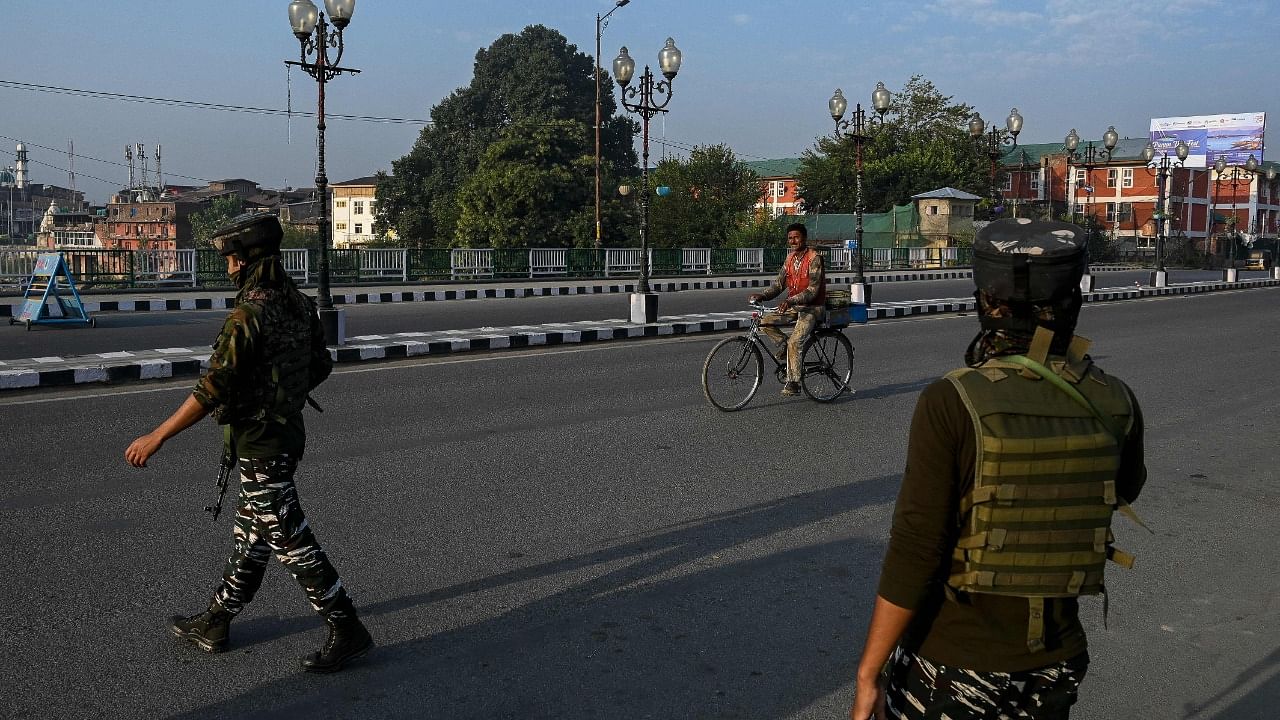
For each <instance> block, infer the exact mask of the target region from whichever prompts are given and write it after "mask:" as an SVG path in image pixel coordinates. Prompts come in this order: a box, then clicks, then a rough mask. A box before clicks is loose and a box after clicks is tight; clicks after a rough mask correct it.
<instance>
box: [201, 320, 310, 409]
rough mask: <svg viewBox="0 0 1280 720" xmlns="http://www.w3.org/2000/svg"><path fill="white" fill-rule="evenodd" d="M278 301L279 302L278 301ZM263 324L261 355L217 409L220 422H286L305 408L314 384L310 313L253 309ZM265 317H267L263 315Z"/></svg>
mask: <svg viewBox="0 0 1280 720" xmlns="http://www.w3.org/2000/svg"><path fill="white" fill-rule="evenodd" d="M277 302H279V301H277ZM251 312H255V314H257V315H258V320H259V324H260V325H267V326H269V327H264V328H263V332H262V335H261V337H260V341H261V343H262V346H261V349H260V353H261V355H260V358H258V361H257V362H254V363H253V365H252V367H251V368H250V369H249V371H248V373H247V374H246V375H245V376H244V381H243V383H242V384H240V385H237V387H236V388H235V392H234V393H233V395H232V398H231V401H230V402H229V403H228V404H227V405H226V406H223V407H220V408H218V411H217V413H216V414H215V416H214V417H215V419H216V420H217V421H218V422H219V423H221V424H227V423H240V422H252V421H268V422H277V423H283V422H285V421H287V420H288V418H290V417H291V416H293V415H294V414H296V413H299V412H301V411H302V408H303V407H304V406H305V405H306V403H307V392H308V391H309V390H310V385H311V372H310V370H311V344H310V341H311V335H310V324H309V322H310V316H307V315H302V316H300V317H292V315H296V314H297V313H288V312H287V311H285V310H284V309H282V308H279V307H271V308H269V309H266V310H257V311H251ZM264 316H266V317H264Z"/></svg>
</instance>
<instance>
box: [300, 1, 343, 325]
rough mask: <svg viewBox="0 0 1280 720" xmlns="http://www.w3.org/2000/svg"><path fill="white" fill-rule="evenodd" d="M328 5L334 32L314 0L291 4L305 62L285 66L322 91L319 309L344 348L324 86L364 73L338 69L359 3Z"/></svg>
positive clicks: (319, 122) (318, 181) (318, 184)
mask: <svg viewBox="0 0 1280 720" xmlns="http://www.w3.org/2000/svg"><path fill="white" fill-rule="evenodd" d="M324 6H325V9H327V10H328V11H329V19H330V20H332V21H333V27H334V28H335V30H336V32H330V30H329V23H328V22H326V20H325V16H324V13H322V12H320V11H319V10H317V9H316V6H315V3H313V2H311V0H293V2H291V3H289V24H290V25H291V26H292V27H293V34H294V36H295V37H297V38H298V43H299V45H301V48H302V56H301V58H302V59H301V60H300V61H298V60H286V61H285V64H286V65H297V66H298V67H300V68H302V69H303V70H305V71H306V73H307V74H308V75H310V76H311V77H313V78H315V80H316V83H317V84H318V85H319V88H320V90H319V101H318V104H317V111H316V132H317V139H318V141H317V143H316V151H317V161H316V193H317V194H318V195H319V197H320V212H319V214H318V216H317V217H316V232H317V233H318V235H319V240H320V287H319V290H318V292H317V303H316V304H317V305H318V306H319V311H320V322H321V324H322V325H323V326H324V334H325V339H326V340H327V341H328V342H329V344H331V345H342V344H343V343H344V342H346V322H345V320H346V318H345V313H344V312H343V311H342V310H339V309H335V308H334V307H333V296H332V295H330V293H329V198H328V189H329V178H328V177H326V176H325V173H324V86H325V83H327V82H329V81H330V80H332V79H333V78H335V77H337V76H338V75H341V74H343V73H351V74H355V73H358V72H360V71H359V70H356V69H353V68H344V67H339V66H338V63H339V62H341V61H342V50H343V42H342V31H343V30H344V29H345V28H346V27H347V25H348V24H349V23H350V22H351V14H352V13H353V12H355V7H356V0H324ZM331 49H333V50H337V53H336V54H335V55H334V56H333V57H332V58H330V57H329V51H330V50H331ZM310 58H314V59H313V60H312V59H310Z"/></svg>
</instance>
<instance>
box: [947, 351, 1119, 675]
mask: <svg viewBox="0 0 1280 720" xmlns="http://www.w3.org/2000/svg"><path fill="white" fill-rule="evenodd" d="M1081 340H1082V339H1081ZM1082 342H1083V343H1087V341H1083V340H1082ZM1081 347H1087V344H1085V345H1076V346H1073V349H1079V348H1081ZM1042 349H1043V346H1042ZM1016 359H1019V360H1021V359H1022V358H1016ZM1043 367H1047V368H1048V369H1049V370H1051V371H1052V372H1053V373H1055V374H1056V375H1058V376H1059V377H1061V378H1062V379H1063V380H1065V381H1067V382H1068V383H1070V386H1071V387H1073V388H1075V390H1076V391H1077V392H1078V393H1079V395H1081V396H1083V398H1082V399H1083V401H1084V402H1082V401H1081V400H1082V399H1081V398H1073V397H1072V395H1070V394H1068V391H1064V390H1063V389H1060V388H1059V387H1057V386H1056V385H1055V383H1053V382H1050V381H1049V380H1046V379H1044V378H1042V377H1040V376H1039V375H1037V374H1036V373H1035V372H1032V371H1030V370H1028V369H1027V367H1026V365H1023V364H1017V363H1014V362H1010V361H1007V360H1004V359H1001V358H995V359H992V360H988V361H987V362H985V363H983V364H982V365H981V366H979V367H977V368H964V369H961V370H955V371H952V372H951V373H948V374H947V376H946V377H947V379H948V380H949V381H950V382H951V383H952V384H953V385H954V386H955V388H956V390H957V391H958V392H959V394H960V398H961V399H962V400H963V401H964V404H965V407H966V408H968V410H969V414H970V416H971V418H972V419H973V426H974V429H975V431H976V433H977V438H976V440H977V459H976V464H975V468H974V483H973V489H972V490H970V491H969V492H968V494H966V495H965V496H964V497H963V498H962V499H961V501H960V512H961V517H962V519H963V525H962V529H961V533H960V538H959V540H958V542H957V543H956V547H955V550H954V553H953V556H952V569H951V573H950V576H949V578H948V580H947V584H948V586H950V587H951V588H952V589H953V590H954V591H961V592H969V593H989V594H997V595H1012V596H1017V597H1026V598H1028V599H1030V600H1031V611H1030V612H1031V627H1030V628H1029V629H1028V646H1029V647H1030V648H1031V649H1032V650H1039V649H1043V647H1044V644H1043V606H1044V602H1043V598H1046V597H1075V596H1078V595H1088V594H1097V593H1102V592H1105V586H1104V584H1103V568H1104V566H1105V565H1106V562H1107V560H1108V559H1109V558H1110V559H1113V560H1115V561H1116V562H1119V563H1121V564H1124V565H1126V566H1129V565H1132V557H1131V556H1129V555H1127V554H1125V553H1123V552H1121V551H1118V550H1115V549H1114V548H1112V547H1111V543H1112V541H1113V540H1114V538H1113V536H1112V534H1111V517H1112V514H1113V512H1114V511H1115V509H1116V507H1117V505H1118V504H1119V503H1120V502H1121V499H1120V498H1117V496H1116V473H1117V471H1118V469H1119V467H1120V454H1121V443H1122V442H1123V438H1124V436H1125V435H1127V434H1128V432H1129V429H1130V427H1131V425H1132V420H1133V418H1132V412H1133V411H1132V408H1131V406H1130V402H1129V391H1128V389H1127V388H1126V387H1125V386H1124V384H1123V383H1121V382H1120V381H1119V380H1118V379H1116V378H1111V377H1107V376H1106V375H1105V374H1104V373H1103V372H1102V371H1101V370H1099V369H1098V368H1096V367H1094V366H1093V365H1092V363H1091V362H1090V361H1089V360H1088V359H1087V358H1086V357H1084V355H1083V352H1079V353H1075V354H1074V356H1073V357H1072V358H1071V359H1070V360H1067V359H1063V358H1054V359H1050V360H1048V361H1047V362H1045V363H1044V366H1043ZM1089 405H1092V408H1090V407H1088V406H1089ZM1095 409H1096V410H1097V412H1098V413H1100V414H1102V415H1103V416H1105V417H1107V418H1109V420H1110V421H1109V422H1107V423H1104V422H1103V421H1102V420H1100V419H1099V418H1098V417H1097V416H1096V415H1095V414H1094V410H1095ZM1116 433H1119V434H1120V436H1119V437H1117V435H1116ZM1126 507H1127V506H1126Z"/></svg>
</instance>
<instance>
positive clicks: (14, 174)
mask: <svg viewBox="0 0 1280 720" xmlns="http://www.w3.org/2000/svg"><path fill="white" fill-rule="evenodd" d="M4 170H5V172H7V173H9V218H8V219H9V222H8V223H7V224H6V225H5V226H4V231H5V234H6V235H8V236H9V244H10V245H12V244H13V186H14V185H17V184H18V168H16V167H14V166H12V165H10V166H9V167H7V168H5V169H4Z"/></svg>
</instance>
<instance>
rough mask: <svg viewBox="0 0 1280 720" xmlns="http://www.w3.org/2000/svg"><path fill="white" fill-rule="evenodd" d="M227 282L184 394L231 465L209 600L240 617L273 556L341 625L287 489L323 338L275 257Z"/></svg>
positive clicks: (322, 360)
mask: <svg viewBox="0 0 1280 720" xmlns="http://www.w3.org/2000/svg"><path fill="white" fill-rule="evenodd" d="M236 281H237V284H239V285H240V287H241V289H240V292H239V294H238V295H237V298H236V300H237V305H236V308H235V310H233V311H232V312H231V314H230V315H229V316H228V317H227V320H226V322H225V324H224V325H223V328H222V332H221V334H219V335H218V340H217V342H216V343H215V344H214V350H213V354H212V356H211V357H210V358H209V368H208V371H207V372H205V374H204V375H203V376H202V377H201V378H200V380H199V381H198V382H197V384H196V387H195V390H194V392H193V395H194V397H195V398H196V400H197V401H198V402H199V403H200V404H201V405H202V406H204V407H205V408H207V409H210V410H211V411H212V412H213V415H214V417H215V419H217V421H218V422H219V423H221V424H224V425H228V426H229V432H228V433H227V438H228V445H229V450H230V452H231V453H233V454H232V457H233V458H238V460H239V465H240V493H239V501H238V505H237V510H236V523H235V530H234V537H235V547H234V549H233V551H232V553H231V556H230V558H228V560H227V564H226V568H225V570H224V572H223V577H222V582H221V584H220V585H219V587H218V589H217V591H216V593H215V596H214V597H215V600H216V601H217V603H218V604H219V605H220V606H221V607H222V608H223V609H224V610H226V611H227V612H229V613H231V614H235V613H238V612H240V610H242V609H243V608H244V606H245V604H247V603H248V602H249V601H250V600H252V599H253V596H254V594H255V593H256V592H257V590H258V588H259V587H260V586H261V585H262V577H263V573H264V572H265V571H266V567H267V559H268V558H269V557H270V556H271V554H272V553H274V554H275V555H276V557H277V558H279V560H280V563H281V564H282V565H284V566H285V568H286V569H287V570H288V571H289V572H290V574H292V575H293V577H294V579H295V580H297V581H298V584H300V585H301V586H302V588H303V590H304V591H305V592H306V594H307V599H308V600H310V602H311V606H312V607H313V608H315V610H316V612H318V613H320V614H321V615H322V616H324V617H325V619H326V620H330V621H333V622H342V621H344V620H347V619H348V618H350V617H353V616H354V610H353V608H352V604H351V600H350V598H349V597H348V595H347V593H346V590H345V589H344V588H343V586H342V582H341V580H339V579H338V573H337V571H336V570H334V568H333V565H331V564H330V562H329V559H328V556H327V555H326V554H325V552H324V550H323V549H321V547H320V545H319V543H318V542H317V541H316V538H315V535H314V534H312V532H311V528H310V526H309V525H308V523H307V519H306V517H305V516H304V515H303V512H302V506H301V505H300V504H299V502H298V493H297V489H296V488H295V486H294V482H293V475H294V471H295V470H296V469H297V466H298V461H299V460H300V459H301V457H302V453H303V449H304V447H305V443H306V430H305V427H304V425H303V421H302V413H301V409H302V405H303V403H304V402H305V399H306V397H307V393H308V392H309V391H310V390H312V389H313V388H315V387H316V386H317V385H319V384H320V383H321V382H323V381H324V380H325V378H327V377H328V376H329V373H330V371H331V370H332V369H333V361H332V359H331V358H330V356H329V351H328V349H327V348H326V346H325V340H324V331H323V329H322V328H321V326H320V321H319V319H318V318H317V317H316V312H315V306H314V304H313V303H312V301H311V299H310V298H308V297H307V296H306V295H303V294H302V293H301V292H299V291H298V289H297V287H296V286H295V285H294V284H293V281H292V280H291V279H290V278H289V277H288V275H287V274H286V273H285V271H284V268H283V266H282V265H281V264H280V258H279V256H277V255H268V256H266V257H264V258H261V259H258V260H256V261H254V262H252V263H250V264H249V265H247V266H245V268H244V269H243V270H242V271H241V272H240V273H239V277H237V278H236Z"/></svg>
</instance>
